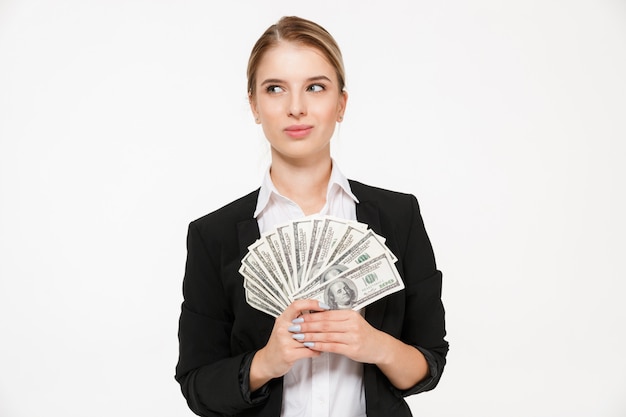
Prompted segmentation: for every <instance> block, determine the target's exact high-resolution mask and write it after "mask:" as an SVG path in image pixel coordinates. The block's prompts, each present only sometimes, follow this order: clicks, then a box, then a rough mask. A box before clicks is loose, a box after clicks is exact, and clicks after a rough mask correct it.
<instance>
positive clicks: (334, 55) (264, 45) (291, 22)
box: [247, 16, 346, 97]
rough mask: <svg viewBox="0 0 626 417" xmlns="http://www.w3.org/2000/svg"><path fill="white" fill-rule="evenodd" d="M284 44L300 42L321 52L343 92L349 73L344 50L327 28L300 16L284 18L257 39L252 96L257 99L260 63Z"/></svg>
mask: <svg viewBox="0 0 626 417" xmlns="http://www.w3.org/2000/svg"><path fill="white" fill-rule="evenodd" d="M280 41H288V42H296V43H299V44H302V45H306V46H310V47H312V48H315V49H317V50H318V51H320V52H321V53H322V55H323V56H324V57H325V58H326V59H327V60H328V62H330V64H331V65H332V66H333V67H334V68H335V72H336V73H337V79H338V80H339V91H340V92H341V91H343V90H344V88H345V84H346V81H345V78H346V77H345V70H344V66H343V58H342V56H341V50H340V49H339V46H338V45H337V42H336V41H335V39H334V38H333V37H332V35H331V34H330V33H329V32H328V31H327V30H326V29H324V28H323V27H321V26H320V25H318V24H317V23H314V22H311V21H310V20H306V19H303V18H301V17H296V16H284V17H282V18H281V19H280V20H279V21H278V22H277V23H276V24H273V25H272V26H270V27H269V28H267V30H266V31H265V33H263V35H261V37H260V38H259V39H258V40H257V42H256V44H254V47H253V48H252V52H251V53H250V59H249V60H248V71H247V74H248V95H249V96H250V97H254V95H255V93H256V91H255V85H256V72H257V69H258V67H259V63H260V62H261V59H262V58H263V55H264V54H265V52H267V50H268V49H270V48H272V47H274V46H276V45H277V44H278V43H279V42H280Z"/></svg>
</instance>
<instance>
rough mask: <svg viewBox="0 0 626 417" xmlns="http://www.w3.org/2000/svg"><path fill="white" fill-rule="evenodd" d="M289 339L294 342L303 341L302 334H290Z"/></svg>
mask: <svg viewBox="0 0 626 417" xmlns="http://www.w3.org/2000/svg"><path fill="white" fill-rule="evenodd" d="M291 337H293V338H294V339H296V340H303V339H304V335H303V334H302V333H296V334H292V335H291ZM305 343H306V342H305Z"/></svg>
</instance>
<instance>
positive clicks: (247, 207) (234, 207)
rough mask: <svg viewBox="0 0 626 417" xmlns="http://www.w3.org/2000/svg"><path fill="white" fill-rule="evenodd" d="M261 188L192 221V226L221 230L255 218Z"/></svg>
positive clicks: (201, 228)
mask: <svg viewBox="0 0 626 417" xmlns="http://www.w3.org/2000/svg"><path fill="white" fill-rule="evenodd" d="M258 195H259V189H256V190H254V191H252V192H251V193H249V194H246V195H245V196H243V197H240V198H238V199H236V200H234V201H232V202H230V203H228V204H226V205H225V206H222V207H220V208H219V209H217V210H215V211H212V212H210V213H208V214H205V215H204V216H202V217H200V218H198V219H196V220H194V221H192V222H191V224H190V227H197V228H198V229H200V230H201V231H202V230H206V229H211V230H220V229H223V228H227V227H231V226H233V225H236V224H237V223H239V222H242V221H244V220H249V219H252V218H253V215H254V210H255V209H256V202H257V198H258Z"/></svg>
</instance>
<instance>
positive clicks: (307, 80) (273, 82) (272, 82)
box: [261, 75, 332, 85]
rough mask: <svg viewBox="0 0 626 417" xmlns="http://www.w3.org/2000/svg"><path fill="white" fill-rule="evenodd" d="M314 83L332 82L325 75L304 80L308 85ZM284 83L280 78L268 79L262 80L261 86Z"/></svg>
mask: <svg viewBox="0 0 626 417" xmlns="http://www.w3.org/2000/svg"><path fill="white" fill-rule="evenodd" d="M315 81H327V82H329V83H332V80H331V79H330V78H328V77H327V76H325V75H316V76H314V77H309V78H307V79H306V80H305V82H307V83H310V82H315ZM285 82H286V81H285V80H281V79H280V78H268V79H266V80H264V81H263V82H262V83H261V85H266V84H284V83H285Z"/></svg>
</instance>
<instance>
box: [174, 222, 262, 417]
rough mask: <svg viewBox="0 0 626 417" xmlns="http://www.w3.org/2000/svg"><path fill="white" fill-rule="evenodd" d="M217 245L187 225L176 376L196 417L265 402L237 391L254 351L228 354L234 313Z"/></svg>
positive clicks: (239, 410) (238, 409) (235, 412)
mask: <svg viewBox="0 0 626 417" xmlns="http://www.w3.org/2000/svg"><path fill="white" fill-rule="evenodd" d="M216 246H217V244H216V243H211V244H207V242H206V239H204V238H203V236H202V233H201V232H200V230H199V228H198V226H197V224H196V222H192V223H191V224H190V225H189V230H188V234H187V261H186V266H185V277H184V281H183V296H184V301H183V303H182V307H181V315H180V321H179V331H178V338H179V360H178V364H177V366H176V376H175V378H176V380H177V381H178V382H179V383H180V386H181V390H182V393H183V395H184V397H185V399H186V400H187V404H188V405H189V408H190V409H191V410H192V411H193V412H194V413H196V414H198V415H201V416H221V415H232V414H237V413H239V412H242V411H243V410H246V409H248V408H250V407H254V406H255V405H258V404H259V403H261V402H263V401H265V400H266V398H267V394H266V393H262V394H261V395H255V396H254V397H251V396H250V394H249V392H248V393H246V392H245V391H242V386H247V384H246V383H247V381H243V380H242V378H243V377H244V376H245V375H247V372H246V370H247V369H248V368H249V366H250V359H251V357H252V353H253V352H244V353H242V354H239V355H234V356H231V330H232V327H233V314H232V311H231V309H230V307H229V302H228V297H227V294H226V292H225V290H224V288H223V285H222V281H221V279H220V256H221V254H220V252H221V248H220V247H216Z"/></svg>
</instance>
